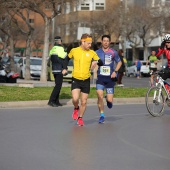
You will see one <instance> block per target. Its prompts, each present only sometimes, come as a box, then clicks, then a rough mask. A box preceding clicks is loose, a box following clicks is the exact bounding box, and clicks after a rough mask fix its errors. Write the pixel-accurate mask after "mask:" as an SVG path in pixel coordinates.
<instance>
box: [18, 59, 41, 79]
mask: <svg viewBox="0 0 170 170" xmlns="http://www.w3.org/2000/svg"><path fill="white" fill-rule="evenodd" d="M41 64H42V58H36V57H30V74H31V79H38V80H39V79H40V75H41ZM17 68H18V71H17V72H19V76H20V77H21V78H25V71H26V57H22V58H20V59H19V61H18V62H17Z"/></svg>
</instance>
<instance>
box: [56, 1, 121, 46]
mask: <svg viewBox="0 0 170 170" xmlns="http://www.w3.org/2000/svg"><path fill="white" fill-rule="evenodd" d="M119 1H120V0H83V1H80V2H79V3H77V2H76V1H75V0H69V1H67V2H65V4H64V8H63V10H62V13H61V14H60V15H58V16H56V18H55V20H54V22H55V30H54V34H55V35H61V36H62V39H63V42H64V43H65V44H70V43H73V42H74V43H76V42H79V40H80V36H81V35H82V33H91V34H92V36H95V34H96V33H95V32H94V30H93V29H94V27H93V22H94V20H96V19H98V21H99V22H100V18H97V17H98V16H99V15H100V13H102V12H103V11H105V10H110V9H111V8H112V7H114V5H115V4H116V3H118V2H119ZM99 29H100V28H99Z"/></svg>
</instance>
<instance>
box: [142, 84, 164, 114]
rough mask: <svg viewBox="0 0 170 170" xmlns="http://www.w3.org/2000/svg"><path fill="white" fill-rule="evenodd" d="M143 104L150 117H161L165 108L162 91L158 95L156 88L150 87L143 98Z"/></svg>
mask: <svg viewBox="0 0 170 170" xmlns="http://www.w3.org/2000/svg"><path fill="white" fill-rule="evenodd" d="M145 103H146V108H147V110H148V112H149V113H150V114H151V115H152V116H154V117H158V116H162V115H163V111H164V107H165V99H164V95H163V93H162V91H161V94H160V95H159V88H158V87H151V88H150V89H149V90H148V92H147V93H146V97H145Z"/></svg>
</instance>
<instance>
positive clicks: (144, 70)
mask: <svg viewBox="0 0 170 170" xmlns="http://www.w3.org/2000/svg"><path fill="white" fill-rule="evenodd" d="M141 62H142V66H141V70H140V73H141V75H142V76H148V75H149V73H150V70H149V63H148V66H146V61H141ZM136 74H137V68H136V64H135V62H133V63H132V65H131V66H129V67H127V68H126V76H128V77H130V76H134V77H136Z"/></svg>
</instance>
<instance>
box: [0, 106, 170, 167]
mask: <svg viewBox="0 0 170 170" xmlns="http://www.w3.org/2000/svg"><path fill="white" fill-rule="evenodd" d="M72 109H73V107H72V106H71V107H70V106H65V107H58V108H52V107H47V106H44V107H37V108H15V109H13V108H11V109H7V108H4V109H1V111H0V170H80V169H81V170H103V169H104V170H169V169H170V142H169V141H170V133H169V129H170V114H169V110H168V108H166V109H165V114H164V115H163V116H162V117H156V118H154V117H152V116H151V115H149V114H148V112H147V111H146V107H145V105H143V104H133V105H114V106H113V108H112V109H108V108H105V115H106V121H105V123H104V124H98V118H99V113H98V109H97V106H96V105H95V106H92V105H88V107H87V110H86V113H85V115H84V122H85V126H84V127H79V126H77V124H76V121H73V120H72V118H71V114H72Z"/></svg>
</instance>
